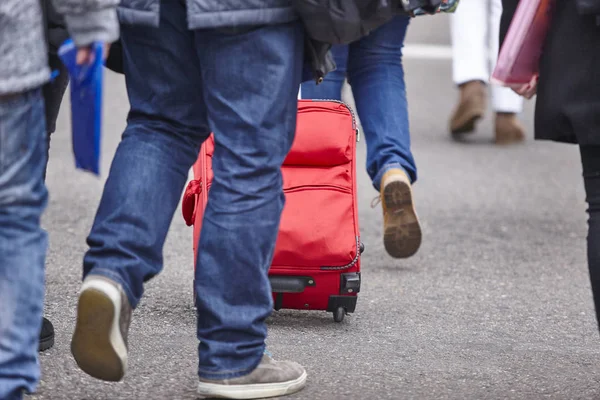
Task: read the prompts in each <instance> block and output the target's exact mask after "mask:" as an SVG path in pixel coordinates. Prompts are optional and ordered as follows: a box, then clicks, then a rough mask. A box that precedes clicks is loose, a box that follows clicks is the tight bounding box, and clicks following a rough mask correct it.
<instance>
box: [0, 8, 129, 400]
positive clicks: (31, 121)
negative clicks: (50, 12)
mask: <svg viewBox="0 0 600 400" xmlns="http://www.w3.org/2000/svg"><path fill="white" fill-rule="evenodd" d="M117 2H118V0H96V1H95V2H85V3H82V2H80V1H79V0H54V4H55V6H56V8H57V10H58V11H59V12H61V13H63V14H65V15H66V19H67V25H68V27H69V29H70V33H71V35H72V37H73V39H74V41H75V43H76V45H77V46H78V47H79V49H80V50H79V53H78V60H79V61H80V62H87V61H89V57H90V56H91V54H92V53H91V51H90V49H89V48H88V47H87V46H88V45H89V44H91V43H92V42H93V41H97V40H98V41H104V42H107V43H109V42H111V41H113V40H116V39H117V37H118V28H119V27H118V24H117V19H116V12H115V8H114V7H115V5H116V3H117ZM44 43H45V40H44V22H43V17H42V10H41V5H40V2H39V1H38V0H2V1H1V2H0V59H1V60H2V62H0V399H3V400H18V399H21V398H22V397H23V394H24V393H32V392H34V390H35V388H36V386H37V382H38V381H39V378H40V370H39V362H38V346H39V335H40V328H41V323H42V309H43V299H44V261H45V255H46V248H47V237H46V233H45V232H44V230H43V229H42V228H41V226H40V218H41V215H42V213H43V211H44V209H45V207H46V203H47V197H48V196H47V191H46V187H45V185H44V170H45V167H46V159H47V146H48V142H47V140H46V127H45V118H44V101H43V98H42V86H43V85H44V84H45V83H46V82H47V81H48V80H49V77H50V70H49V68H48V58H47V49H46V46H45V45H44Z"/></svg>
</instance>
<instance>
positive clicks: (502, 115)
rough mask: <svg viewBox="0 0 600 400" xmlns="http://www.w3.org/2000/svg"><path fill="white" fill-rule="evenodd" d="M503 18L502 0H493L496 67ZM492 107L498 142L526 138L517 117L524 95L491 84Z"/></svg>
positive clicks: (492, 43)
mask: <svg viewBox="0 0 600 400" xmlns="http://www.w3.org/2000/svg"><path fill="white" fill-rule="evenodd" d="M501 19H502V0H492V1H491V4H490V50H491V51H490V57H491V60H490V65H491V71H493V70H494V68H495V67H496V62H497V61H498V52H499V46H500V44H499V43H500V20H501ZM491 92H492V108H493V110H494V112H495V113H496V124H495V125H496V142H497V143H498V144H508V143H514V142H520V141H522V140H523V139H525V128H524V127H523V125H522V124H521V123H520V122H519V120H518V119H517V114H519V113H521V111H523V97H521V96H519V95H518V94H516V93H515V92H513V91H512V90H511V89H510V88H507V87H502V86H499V85H494V84H492V85H491Z"/></svg>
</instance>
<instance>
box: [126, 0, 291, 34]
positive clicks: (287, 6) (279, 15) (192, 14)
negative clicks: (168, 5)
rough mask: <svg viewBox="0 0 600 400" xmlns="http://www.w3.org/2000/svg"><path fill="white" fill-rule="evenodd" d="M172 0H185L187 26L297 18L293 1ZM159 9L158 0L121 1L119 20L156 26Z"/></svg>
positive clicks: (196, 27)
mask: <svg viewBox="0 0 600 400" xmlns="http://www.w3.org/2000/svg"><path fill="white" fill-rule="evenodd" d="M171 1H186V2H187V9H188V18H187V20H188V28H189V29H206V28H222V27H236V26H243V25H271V24H281V23H286V22H290V21H293V20H295V19H297V18H298V16H297V15H296V13H295V12H294V9H293V7H292V0H171ZM159 11H160V0H122V1H121V6H120V7H119V19H120V20H121V22H122V23H124V24H136V25H137V24H142V25H149V26H158V22H159Z"/></svg>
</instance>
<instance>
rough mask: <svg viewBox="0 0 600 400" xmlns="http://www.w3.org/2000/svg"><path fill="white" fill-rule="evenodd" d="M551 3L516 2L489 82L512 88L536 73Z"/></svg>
mask: <svg viewBox="0 0 600 400" xmlns="http://www.w3.org/2000/svg"><path fill="white" fill-rule="evenodd" d="M554 3H555V0H521V1H520V2H519V6H518V7H517V10H516V12H515V15H514V17H513V19H512V22H511V24H510V27H509V29H508V32H507V34H506V39H505V40H504V44H503V45H502V49H501V50H500V55H499V56H498V62H497V63H496V68H495V69H494V72H493V73H492V78H491V81H492V83H496V84H499V85H502V86H508V87H515V88H516V87H520V86H522V85H526V84H528V83H529V82H531V80H532V79H533V77H534V76H536V75H537V74H538V70H539V62H540V56H541V55H542V48H543V45H544V41H545V40H546V35H547V34H548V29H549V28H550V23H551V20H552V14H553V10H554Z"/></svg>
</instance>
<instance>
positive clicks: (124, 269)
mask: <svg viewBox="0 0 600 400" xmlns="http://www.w3.org/2000/svg"><path fill="white" fill-rule="evenodd" d="M160 18H161V21H160V27H159V28H152V27H145V26H130V25H123V26H122V30H121V38H122V43H123V54H124V58H125V63H124V68H125V78H126V85H127V92H128V96H129V102H130V104H131V109H130V112H129V115H128V120H127V128H126V129H125V132H124V133H123V137H122V140H121V143H120V144H119V146H118V148H117V151H116V154H115V157H114V159H113V162H112V166H111V169H110V172H109V176H108V180H107V181H106V185H105V187H104V193H103V195H102V199H101V201H100V205H99V207H98V211H97V214H96V218H95V220H94V223H93V226H92V229H91V232H90V234H89V236H88V239H87V243H88V245H89V250H88V251H87V253H86V254H85V257H84V262H83V267H84V278H85V281H84V284H83V287H82V292H81V294H80V298H79V305H78V316H77V325H76V328H75V333H74V336H73V341H72V352H73V355H74V356H75V359H76V361H77V362H78V364H79V366H80V367H81V368H82V369H83V370H84V371H85V372H87V373H88V374H90V375H92V376H94V377H96V378H99V379H105V380H119V379H121V378H122V376H123V374H124V373H125V369H126V362H127V348H126V343H127V342H126V340H127V329H128V326H129V317H130V313H131V309H132V308H135V307H136V306H137V305H138V302H139V301H140V299H141V297H142V294H143V291H144V282H145V281H148V280H149V279H151V278H152V277H153V276H155V275H156V274H158V273H159V272H160V271H161V269H162V267H163V245H164V242H165V238H166V235H167V231H168V229H169V226H170V224H171V220H172V217H173V214H174V212H175V209H176V208H177V205H178V203H179V201H180V198H181V193H182V190H183V187H184V185H185V183H186V180H187V178H188V172H189V170H190V168H191V166H192V164H193V163H194V162H195V161H196V159H197V157H198V151H199V148H200V144H201V143H202V142H203V141H204V140H205V138H206V137H207V136H208V134H209V132H210V130H209V128H208V125H207V122H206V110H205V107H204V103H203V100H202V81H201V77H200V66H199V62H198V57H197V55H196V54H195V51H194V35H193V32H191V31H189V30H187V29H186V27H187V22H186V9H185V5H184V4H183V2H179V1H163V2H162V3H161V13H160ZM222 67H223V66H220V68H222ZM267 78H268V76H266V75H265V79H267ZM221 84H223V83H221ZM220 234H221V233H219V235H220ZM123 294H125V295H126V296H124V295H123ZM111 335H112V336H111Z"/></svg>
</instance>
